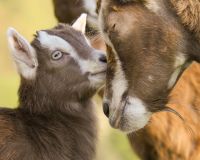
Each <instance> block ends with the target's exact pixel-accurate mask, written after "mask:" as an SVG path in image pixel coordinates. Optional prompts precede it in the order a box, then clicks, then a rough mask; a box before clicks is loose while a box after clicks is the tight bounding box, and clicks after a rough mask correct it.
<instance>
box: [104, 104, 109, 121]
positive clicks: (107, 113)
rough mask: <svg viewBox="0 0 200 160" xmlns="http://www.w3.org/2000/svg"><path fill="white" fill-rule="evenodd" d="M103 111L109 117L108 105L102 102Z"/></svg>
mask: <svg viewBox="0 0 200 160" xmlns="http://www.w3.org/2000/svg"><path fill="white" fill-rule="evenodd" d="M103 112H104V114H105V115H106V117H108V118H109V105H108V103H104V104H103Z"/></svg>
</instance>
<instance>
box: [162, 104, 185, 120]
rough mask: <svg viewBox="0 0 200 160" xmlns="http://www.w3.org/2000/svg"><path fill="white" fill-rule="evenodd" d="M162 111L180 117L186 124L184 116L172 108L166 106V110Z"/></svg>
mask: <svg viewBox="0 0 200 160" xmlns="http://www.w3.org/2000/svg"><path fill="white" fill-rule="evenodd" d="M161 111H164V112H170V113H173V114H175V115H176V116H178V117H179V118H180V119H181V120H182V121H183V122H185V119H184V118H183V116H182V115H181V114H180V113H178V112H177V111H176V110H174V109H172V108H170V107H167V106H165V107H164V109H162V110H161Z"/></svg>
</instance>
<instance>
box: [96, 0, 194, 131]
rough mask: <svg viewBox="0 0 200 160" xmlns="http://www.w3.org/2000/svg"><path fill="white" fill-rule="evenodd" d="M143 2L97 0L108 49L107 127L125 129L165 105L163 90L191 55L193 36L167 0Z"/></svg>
mask: <svg viewBox="0 0 200 160" xmlns="http://www.w3.org/2000/svg"><path fill="white" fill-rule="evenodd" d="M147 1H148V0H147ZM147 1H145V2H144V1H137V2H133V3H125V4H122V3H123V2H121V1H120V2H117V0H116V1H114V0H103V1H102V3H101V9H100V15H99V21H100V25H101V30H102V34H103V36H104V40H105V42H106V44H107V54H108V70H107V80H106V89H105V96H104V112H105V114H106V115H107V116H108V117H109V121H110V124H111V126H113V127H114V128H118V129H121V130H122V131H125V132H128V133H129V132H133V131H136V130H138V129H141V128H143V127H144V126H145V125H146V124H147V123H148V121H149V119H150V117H151V115H152V113H154V112H158V111H162V110H165V109H167V108H166V107H165V105H166V103H167V98H168V95H169V92H170V90H171V89H172V88H173V86H174V85H175V83H176V81H177V79H178V77H179V76H180V74H181V72H182V71H183V70H184V69H185V67H186V65H187V64H188V62H189V61H190V60H191V59H190V58H191V56H189V51H192V50H191V48H190V45H191V44H192V43H193V40H192V38H191V37H190V36H189V34H188V33H187V31H185V29H184V28H183V26H182V25H181V24H180V23H179V22H178V18H177V17H176V15H175V14H174V12H173V11H171V8H170V7H169V4H168V2H164V1H154V0H149V2H147ZM189 39H190V40H189Z"/></svg>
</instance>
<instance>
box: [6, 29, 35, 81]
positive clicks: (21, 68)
mask: <svg viewBox="0 0 200 160" xmlns="http://www.w3.org/2000/svg"><path fill="white" fill-rule="evenodd" d="M7 36H8V45H9V48H10V51H11V53H12V56H13V59H14V61H15V63H16V66H17V69H18V72H19V74H20V75H22V76H23V77H24V78H26V79H34V78H35V76H36V71H37V67H38V61H37V57H36V53H35V50H34V48H33V47H32V46H31V45H30V43H29V42H28V41H27V40H26V39H25V38H24V37H23V36H22V35H20V34H19V33H18V32H17V31H16V30H15V29H14V28H9V29H8V31H7ZM14 37H15V38H17V39H18V41H19V42H20V43H21V44H22V45H23V47H24V48H25V50H26V51H27V53H24V52H22V51H21V50H19V49H18V47H16V45H18V44H17V43H16V41H15V40H14ZM27 55H29V56H27ZM31 66H35V67H34V68H33V67H31Z"/></svg>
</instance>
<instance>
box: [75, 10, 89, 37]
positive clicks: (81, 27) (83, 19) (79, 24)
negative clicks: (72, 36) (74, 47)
mask: <svg viewBox="0 0 200 160" xmlns="http://www.w3.org/2000/svg"><path fill="white" fill-rule="evenodd" d="M86 23H87V14H85V13H83V14H81V16H80V17H79V18H78V19H77V20H76V22H74V24H73V25H72V27H73V28H74V29H75V30H78V31H80V32H82V33H83V34H85V29H86Z"/></svg>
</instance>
